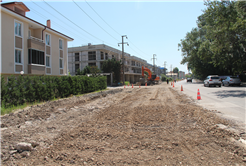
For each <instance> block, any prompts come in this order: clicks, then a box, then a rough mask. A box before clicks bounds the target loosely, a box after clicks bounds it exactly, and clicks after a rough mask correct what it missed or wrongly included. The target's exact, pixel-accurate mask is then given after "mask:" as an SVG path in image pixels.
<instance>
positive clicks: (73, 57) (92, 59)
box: [68, 43, 147, 83]
mask: <svg viewBox="0 0 246 166" xmlns="http://www.w3.org/2000/svg"><path fill="white" fill-rule="evenodd" d="M112 58H115V59H116V60H122V51H121V50H118V49H115V48H113V47H110V46H107V45H105V44H99V45H91V44H90V43H89V44H88V45H86V46H80V47H70V48H68V68H69V72H70V74H71V75H76V71H77V70H78V69H80V70H83V69H84V68H85V67H86V66H97V67H98V68H99V69H101V68H102V64H103V61H104V60H108V59H112ZM124 58H125V63H124V65H125V81H130V82H131V83H135V82H138V81H139V78H140V77H141V73H142V69H141V67H142V66H145V67H147V61H146V60H143V59H141V58H138V57H135V56H131V55H130V54H128V53H125V54H124Z"/></svg>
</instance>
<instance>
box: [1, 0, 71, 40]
mask: <svg viewBox="0 0 246 166" xmlns="http://www.w3.org/2000/svg"><path fill="white" fill-rule="evenodd" d="M11 3H18V2H10V3H4V4H3V3H2V4H1V7H3V8H4V9H7V10H8V11H10V12H13V13H15V14H17V15H18V16H21V17H23V18H24V19H27V20H29V21H31V22H34V23H36V24H39V25H41V26H43V27H46V29H49V30H51V31H53V32H55V33H58V34H60V35H62V36H64V37H65V38H67V39H69V40H70V41H72V40H74V39H73V38H71V37H69V36H67V35H64V34H63V33H61V32H58V31H56V30H54V29H52V28H49V27H47V26H46V25H43V24H41V23H39V22H37V21H35V20H33V19H31V18H29V17H26V16H24V15H22V14H20V13H17V12H16V11H13V10H11V9H9V8H7V7H6V4H11ZM19 3H22V2H19ZM22 4H23V5H24V3H22ZM1 10H3V9H1Z"/></svg>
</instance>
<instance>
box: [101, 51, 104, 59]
mask: <svg viewBox="0 0 246 166" xmlns="http://www.w3.org/2000/svg"><path fill="white" fill-rule="evenodd" d="M101 60H104V52H101Z"/></svg>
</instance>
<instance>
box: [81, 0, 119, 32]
mask: <svg viewBox="0 0 246 166" xmlns="http://www.w3.org/2000/svg"><path fill="white" fill-rule="evenodd" d="M85 2H86V3H87V4H88V5H89V6H90V8H91V9H92V10H93V11H94V12H95V13H96V14H97V15H98V17H100V18H101V19H102V20H103V22H104V23H105V24H107V25H108V26H109V27H110V28H111V29H112V30H113V31H115V32H116V33H117V34H118V35H120V36H121V34H120V33H118V32H117V31H116V30H114V28H112V27H111V26H110V25H109V24H108V23H107V22H106V21H105V20H104V19H103V18H102V17H101V16H100V15H99V14H98V13H97V12H96V11H95V10H94V9H93V7H92V6H91V5H90V4H89V3H88V2H87V1H86V0H85Z"/></svg>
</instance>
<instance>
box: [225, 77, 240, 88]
mask: <svg viewBox="0 0 246 166" xmlns="http://www.w3.org/2000/svg"><path fill="white" fill-rule="evenodd" d="M222 85H223V86H230V85H238V86H240V85H241V80H240V78H239V77H236V76H230V77H227V78H226V79H225V80H223V81H222Z"/></svg>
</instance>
